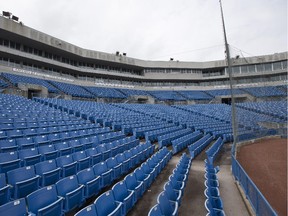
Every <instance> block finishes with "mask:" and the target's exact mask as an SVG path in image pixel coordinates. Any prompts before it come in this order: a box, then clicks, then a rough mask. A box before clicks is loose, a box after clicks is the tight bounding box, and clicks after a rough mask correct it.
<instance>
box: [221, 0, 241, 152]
mask: <svg viewBox="0 0 288 216" xmlns="http://www.w3.org/2000/svg"><path fill="white" fill-rule="evenodd" d="M219 3H220V10H221V18H222V25H223V33H224V42H225V52H226V61H227V71H228V75H229V85H230V93H231V114H232V129H233V146H232V154H233V155H235V153H236V152H235V149H236V143H237V119H236V108H235V98H234V95H233V79H232V71H231V58H230V50H229V44H228V41H227V36H226V29H225V22H224V14H223V8H222V2H221V0H219Z"/></svg>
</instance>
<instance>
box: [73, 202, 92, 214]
mask: <svg viewBox="0 0 288 216" xmlns="http://www.w3.org/2000/svg"><path fill="white" fill-rule="evenodd" d="M75 216H97V213H96V209H95V205H94V204H92V205H89V206H87V207H85V208H83V209H82V210H80V211H78V212H77V213H76V214H75Z"/></svg>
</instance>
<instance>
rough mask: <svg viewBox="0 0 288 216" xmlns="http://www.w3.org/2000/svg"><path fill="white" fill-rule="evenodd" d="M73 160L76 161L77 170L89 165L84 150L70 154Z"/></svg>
mask: <svg viewBox="0 0 288 216" xmlns="http://www.w3.org/2000/svg"><path fill="white" fill-rule="evenodd" d="M72 157H73V160H74V161H77V164H78V170H83V169H86V168H88V167H90V157H87V155H86V152H85V151H78V152H75V153H74V154H72Z"/></svg>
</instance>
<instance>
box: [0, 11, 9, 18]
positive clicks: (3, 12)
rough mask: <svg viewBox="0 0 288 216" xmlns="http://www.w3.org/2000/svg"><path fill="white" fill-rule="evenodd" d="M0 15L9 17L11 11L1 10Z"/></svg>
mask: <svg viewBox="0 0 288 216" xmlns="http://www.w3.org/2000/svg"><path fill="white" fill-rule="evenodd" d="M2 15H3V16H4V17H8V18H9V19H10V16H11V13H10V12H8V11H2Z"/></svg>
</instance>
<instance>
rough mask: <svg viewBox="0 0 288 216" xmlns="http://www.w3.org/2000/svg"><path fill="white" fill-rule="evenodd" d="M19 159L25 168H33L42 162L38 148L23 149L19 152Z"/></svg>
mask: <svg viewBox="0 0 288 216" xmlns="http://www.w3.org/2000/svg"><path fill="white" fill-rule="evenodd" d="M19 158H20V159H21V160H22V163H23V166H31V165H34V164H36V163H39V162H40V161H41V154H39V152H38V149H37V148H31V149H22V150H20V151H19Z"/></svg>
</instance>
